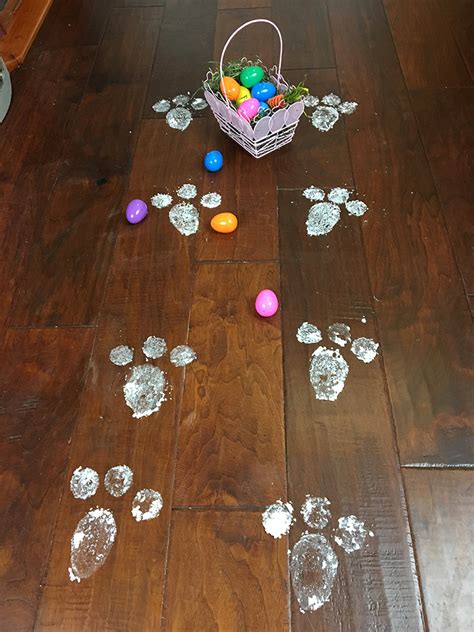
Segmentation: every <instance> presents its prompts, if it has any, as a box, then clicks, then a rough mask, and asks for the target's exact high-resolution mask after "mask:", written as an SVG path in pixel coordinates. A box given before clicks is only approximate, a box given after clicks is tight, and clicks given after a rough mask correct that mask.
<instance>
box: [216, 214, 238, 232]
mask: <svg viewBox="0 0 474 632" xmlns="http://www.w3.org/2000/svg"><path fill="white" fill-rule="evenodd" d="M238 223H239V222H238V220H237V217H236V216H235V215H234V214H233V213H218V214H217V215H214V217H213V218H212V219H211V226H212V228H213V229H214V230H215V231H216V232H217V233H233V232H234V230H235V229H236V228H237V226H238Z"/></svg>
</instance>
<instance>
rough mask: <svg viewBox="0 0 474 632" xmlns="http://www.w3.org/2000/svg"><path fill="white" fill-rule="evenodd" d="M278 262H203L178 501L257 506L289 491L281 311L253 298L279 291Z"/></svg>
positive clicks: (197, 288) (195, 304)
mask: <svg viewBox="0 0 474 632" xmlns="http://www.w3.org/2000/svg"><path fill="white" fill-rule="evenodd" d="M278 286H279V278H278V267H277V266H276V265H274V264H247V265H238V264H220V265H206V264H202V265H199V266H198V268H197V273H196V281H195V286H194V290H193V306H192V311H191V323H190V332H189V344H190V345H191V346H192V347H193V349H195V350H196V352H197V353H198V355H199V358H200V360H201V363H202V364H201V365H200V367H199V370H195V371H190V372H189V373H187V374H186V388H185V395H184V401H183V409H182V414H181V423H180V429H179V443H178V455H177V471H176V488H175V495H174V503H175V505H193V506H194V505H234V506H235V505H238V506H243V505H254V506H255V505H258V506H262V505H265V504H266V503H268V502H271V501H272V500H273V499H274V498H279V497H281V496H282V495H284V494H285V489H286V475H285V439H284V421H283V392H282V367H281V338H280V318H279V316H278V315H277V316H274V317H273V318H271V319H268V320H264V319H261V318H259V317H258V316H257V315H256V314H255V312H254V304H253V303H254V300H255V297H256V295H257V294H258V292H259V291H260V290H262V289H264V288H274V289H276V290H278Z"/></svg>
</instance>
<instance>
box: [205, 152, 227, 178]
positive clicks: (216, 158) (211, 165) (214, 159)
mask: <svg viewBox="0 0 474 632" xmlns="http://www.w3.org/2000/svg"><path fill="white" fill-rule="evenodd" d="M223 164H224V156H223V155H222V154H221V152H220V151H217V149H213V150H212V151H210V152H209V153H208V154H206V155H205V156H204V166H205V167H206V169H207V170H208V171H213V172H214V171H220V170H221V169H222V165H223Z"/></svg>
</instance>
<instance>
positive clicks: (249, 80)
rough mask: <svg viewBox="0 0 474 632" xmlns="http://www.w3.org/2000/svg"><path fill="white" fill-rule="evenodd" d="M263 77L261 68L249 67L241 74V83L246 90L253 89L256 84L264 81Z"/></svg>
mask: <svg viewBox="0 0 474 632" xmlns="http://www.w3.org/2000/svg"><path fill="white" fill-rule="evenodd" d="M263 75H264V72H263V68H260V66H249V67H248V68H244V69H243V70H242V72H241V73H240V83H241V84H242V85H243V86H245V87H246V88H252V86H254V85H255V84H256V83H259V81H262V79H263Z"/></svg>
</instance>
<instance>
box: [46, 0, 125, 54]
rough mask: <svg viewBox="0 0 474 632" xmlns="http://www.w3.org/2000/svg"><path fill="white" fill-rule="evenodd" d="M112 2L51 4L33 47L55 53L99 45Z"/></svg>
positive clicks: (81, 0)
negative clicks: (66, 49) (69, 48)
mask: <svg viewBox="0 0 474 632" xmlns="http://www.w3.org/2000/svg"><path fill="white" fill-rule="evenodd" d="M114 4H115V0H55V2H53V4H52V6H51V9H50V11H49V14H48V17H47V19H46V20H45V22H44V23H43V26H42V28H41V29H40V31H39V33H38V36H37V38H36V41H35V44H34V47H35V48H36V47H38V48H40V49H45V48H46V49H58V48H64V47H66V46H71V47H76V46H95V45H98V44H100V41H101V39H102V36H103V35H104V31H105V27H106V24H107V22H108V20H109V17H110V12H111V9H112V7H113V5H114Z"/></svg>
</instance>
